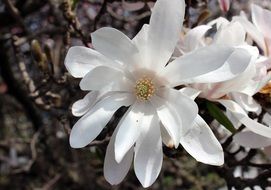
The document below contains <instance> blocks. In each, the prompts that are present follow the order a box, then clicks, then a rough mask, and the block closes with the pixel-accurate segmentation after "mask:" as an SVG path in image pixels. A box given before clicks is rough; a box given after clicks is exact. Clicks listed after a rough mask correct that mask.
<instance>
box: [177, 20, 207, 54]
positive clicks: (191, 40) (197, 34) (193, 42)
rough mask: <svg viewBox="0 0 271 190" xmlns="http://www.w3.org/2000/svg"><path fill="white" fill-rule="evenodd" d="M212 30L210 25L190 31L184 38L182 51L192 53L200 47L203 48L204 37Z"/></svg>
mask: <svg viewBox="0 0 271 190" xmlns="http://www.w3.org/2000/svg"><path fill="white" fill-rule="evenodd" d="M211 28H212V27H211V26H208V25H201V26H197V27H195V28H193V29H191V30H189V31H188V32H187V34H186V35H185V36H184V39H183V40H184V41H183V44H182V48H181V49H182V50H183V51H184V52H190V51H193V50H196V49H198V48H199V47H202V46H203V45H202V43H203V40H202V38H203V37H204V35H205V34H206V32H207V31H208V30H209V29H211Z"/></svg>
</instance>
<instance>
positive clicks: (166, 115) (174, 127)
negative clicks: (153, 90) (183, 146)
mask: <svg viewBox="0 0 271 190" xmlns="http://www.w3.org/2000/svg"><path fill="white" fill-rule="evenodd" d="M151 103H152V104H153V105H154V107H155V108H156V111H157V114H158V116H159V119H160V121H161V123H162V124H163V125H164V127H165V129H166V130H167V132H168V134H169V135H170V137H171V138H172V140H173V142H174V146H175V148H177V147H178V146H179V141H180V138H181V134H184V131H182V128H183V127H182V118H181V117H180V115H179V114H178V112H177V110H176V109H175V107H174V105H172V104H171V103H169V102H168V101H167V100H165V99H162V98H160V97H158V96H154V97H152V99H151Z"/></svg>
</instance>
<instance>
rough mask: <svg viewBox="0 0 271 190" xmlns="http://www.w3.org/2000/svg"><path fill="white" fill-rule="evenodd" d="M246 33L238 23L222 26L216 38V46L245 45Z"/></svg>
mask: <svg viewBox="0 0 271 190" xmlns="http://www.w3.org/2000/svg"><path fill="white" fill-rule="evenodd" d="M245 39H246V31H245V29H244V28H243V26H242V25H241V24H240V23H238V22H231V23H229V24H228V25H224V26H221V27H220V28H219V30H218V31H217V33H216V34H215V36H214V43H215V44H222V45H228V46H239V45H243V44H244V43H245Z"/></svg>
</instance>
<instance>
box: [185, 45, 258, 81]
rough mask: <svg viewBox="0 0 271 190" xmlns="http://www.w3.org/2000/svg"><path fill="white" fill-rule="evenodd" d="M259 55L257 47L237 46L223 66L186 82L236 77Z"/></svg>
mask: <svg viewBox="0 0 271 190" xmlns="http://www.w3.org/2000/svg"><path fill="white" fill-rule="evenodd" d="M258 55H259V52H258V49H257V48H256V47H252V46H242V47H240V48H236V49H235V51H234V52H233V53H232V54H231V55H230V56H229V57H228V59H227V60H225V64H224V65H223V66H221V67H220V68H218V69H217V70H214V71H212V72H209V73H206V74H203V75H200V76H197V77H194V78H191V79H188V80H185V83H217V82H221V81H227V80H230V79H234V78H236V77H238V76H240V74H243V73H244V72H245V71H246V70H247V69H248V67H250V65H252V64H254V63H255V60H256V58H257V56H258Z"/></svg>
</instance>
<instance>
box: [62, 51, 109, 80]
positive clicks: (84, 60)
mask: <svg viewBox="0 0 271 190" xmlns="http://www.w3.org/2000/svg"><path fill="white" fill-rule="evenodd" d="M64 64H65V66H66V68H67V70H68V71H69V73H70V74H71V75H72V76H73V77H77V78H82V77H84V76H85V75H86V74H87V73H88V72H89V71H91V70H92V69H93V68H95V67H96V66H98V65H114V63H113V62H112V61H110V60H108V59H107V58H106V57H104V56H103V55H101V54H100V53H99V52H97V51H95V50H92V49H90V48H86V47H80V46H74V47H71V48H70V49H69V51H68V53H67V55H66V58H65V62H64Z"/></svg>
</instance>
